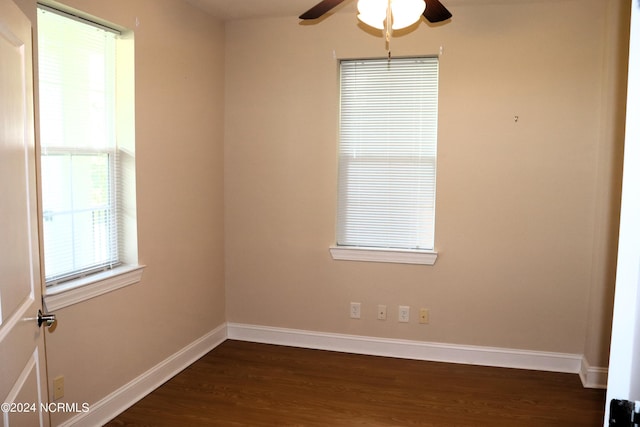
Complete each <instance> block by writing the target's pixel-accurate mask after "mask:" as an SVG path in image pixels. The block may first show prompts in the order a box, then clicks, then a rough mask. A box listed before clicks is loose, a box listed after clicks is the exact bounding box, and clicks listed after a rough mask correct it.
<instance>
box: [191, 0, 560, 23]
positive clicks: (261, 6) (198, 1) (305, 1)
mask: <svg viewBox="0 0 640 427" xmlns="http://www.w3.org/2000/svg"><path fill="white" fill-rule="evenodd" d="M186 1H187V2H189V3H191V4H193V5H194V6H196V7H198V8H200V9H202V10H204V11H205V12H207V13H209V14H211V15H213V16H216V17H218V18H220V19H222V20H224V21H232V20H237V19H248V18H265V17H277V16H281V17H282V16H299V15H301V14H302V13H303V12H305V11H307V10H308V9H310V8H311V7H312V6H314V5H315V4H316V3H319V2H320V0H186ZM441 1H442V3H443V4H444V5H445V6H447V7H455V6H461V5H465V4H467V5H470V4H475V5H477V4H486V5H489V4H503V5H504V4H509V3H512V4H513V3H541V2H561V1H569V0H441ZM355 3H356V2H355V0H345V1H344V2H343V3H342V4H341V5H339V6H337V7H336V8H334V9H333V10H332V13H339V12H345V11H348V12H354V13H355V10H356V7H355Z"/></svg>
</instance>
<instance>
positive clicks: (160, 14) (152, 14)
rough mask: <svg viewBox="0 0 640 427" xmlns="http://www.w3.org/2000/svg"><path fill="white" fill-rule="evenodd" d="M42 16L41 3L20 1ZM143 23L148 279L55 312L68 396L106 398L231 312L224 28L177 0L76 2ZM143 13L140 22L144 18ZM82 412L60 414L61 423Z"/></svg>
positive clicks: (143, 223) (142, 194) (141, 204)
mask: <svg viewBox="0 0 640 427" xmlns="http://www.w3.org/2000/svg"><path fill="white" fill-rule="evenodd" d="M18 4H19V5H20V6H21V7H22V8H23V10H25V11H26V12H27V14H28V15H29V16H30V17H31V19H32V21H33V22H35V1H33V0H18ZM65 4H67V5H69V6H72V7H75V8H77V9H79V10H82V11H84V12H86V13H89V14H94V15H97V16H100V17H101V18H104V19H106V20H107V21H111V22H112V23H115V24H117V25H121V26H123V27H126V28H130V29H132V30H134V31H135V49H136V54H135V61H136V82H135V84H136V157H137V158H136V161H137V200H138V204H137V208H138V247H139V260H140V263H141V264H145V265H147V268H146V270H145V272H144V276H143V279H142V282H140V283H138V284H136V285H133V286H131V287H127V288H124V289H120V290H117V291H114V292H111V293H109V294H106V295H104V296H101V297H98V298H94V299H92V300H89V301H87V302H84V303H80V304H77V305H74V306H71V307H68V308H65V309H61V310H59V311H57V312H56V314H57V315H58V319H59V322H58V327H57V329H56V330H55V332H53V333H49V334H47V336H46V344H47V362H48V370H49V377H50V378H54V377H56V376H58V375H64V376H65V397H64V399H63V400H61V401H62V402H89V403H95V402H96V401H98V400H100V399H102V398H104V397H105V396H107V395H108V394H109V393H111V392H113V391H115V390H116V389H118V388H119V387H121V386H123V385H125V384H126V383H127V382H129V381H131V380H132V379H134V378H136V377H137V376H139V375H140V374H142V373H143V372H145V371H147V370H148V369H150V368H152V367H153V366H155V365H156V364H158V363H159V362H161V361H163V360H164V359H166V358H167V357H169V356H171V355H173V354H174V353H176V352H178V351H179V350H181V349H182V348H183V347H184V346H186V345H187V344H190V343H192V342H193V341H194V340H196V339H198V338H200V337H202V336H203V335H205V334H206V333H208V332H210V331H212V330H213V329H215V328H216V327H217V326H220V325H222V324H223V323H224V321H225V302H224V299H225V294H224V265H223V249H224V248H223V242H224V236H223V232H224V230H223V210H222V203H223V96H224V27H223V25H222V24H221V23H220V22H218V21H217V20H215V19H213V18H212V17H210V16H208V15H205V14H202V13H201V12H200V11H199V10H197V9H195V8H193V7H191V6H189V5H187V4H186V3H184V2H179V1H173V0H136V1H135V2H132V1H128V0H110V1H100V0H68V1H65ZM136 19H137V20H138V22H139V25H138V26H136ZM71 415H73V414H63V413H58V414H54V415H53V424H54V425H56V424H58V423H59V422H61V421H62V420H63V419H65V418H69V416H71Z"/></svg>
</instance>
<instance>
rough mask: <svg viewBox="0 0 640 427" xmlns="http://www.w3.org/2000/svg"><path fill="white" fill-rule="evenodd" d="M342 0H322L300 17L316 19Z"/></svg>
mask: <svg viewBox="0 0 640 427" xmlns="http://www.w3.org/2000/svg"><path fill="white" fill-rule="evenodd" d="M343 1H344V0H322V1H321V2H320V3H318V4H317V5H315V6H313V7H312V8H311V9H309V10H307V11H306V12H305V13H303V14H302V15H300V19H316V18H320V17H321V16H322V15H324V14H325V13H327V12H328V11H330V10H331V9H333V8H334V7H336V6H337V5H339V4H340V3H342V2H343Z"/></svg>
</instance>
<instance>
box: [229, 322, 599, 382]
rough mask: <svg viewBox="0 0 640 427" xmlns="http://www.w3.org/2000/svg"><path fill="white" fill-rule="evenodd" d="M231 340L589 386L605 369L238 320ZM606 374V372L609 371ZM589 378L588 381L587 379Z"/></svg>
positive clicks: (579, 360)
mask: <svg viewBox="0 0 640 427" xmlns="http://www.w3.org/2000/svg"><path fill="white" fill-rule="evenodd" d="M227 336H228V338H229V339H235V340H240V341H253V342H259V343H266V344H278V345H288V346H292V347H303V348H312V349H317V350H331V351H340V352H347V353H357V354H366V355H373V356H387V357H397V358H404V359H416V360H427V361H433V362H447V363H463V364H468V365H482V366H495V367H502V368H517V369H530V370H537V371H550V372H566V373H572V374H580V376H581V378H582V376H583V370H584V371H585V374H586V376H585V378H583V385H584V386H585V387H602V386H603V385H604V384H606V381H604V382H602V381H601V380H600V379H601V375H602V374H603V373H606V369H604V368H591V367H587V368H586V370H585V367H584V366H585V363H586V361H585V360H584V358H583V356H582V355H581V354H567V353H550V352H541V351H530V350H517V349H508V348H496V347H480V346H470V345H455V344H443V343H434V342H422V341H409V340H398V339H389V338H375V337H363V336H357V335H343V334H330V333H320V332H311V331H303V330H297V329H284V328H272V327H264V326H255V325H245V324H237V323H229V324H227ZM605 375H606V374H605ZM586 378H588V381H585V379H586Z"/></svg>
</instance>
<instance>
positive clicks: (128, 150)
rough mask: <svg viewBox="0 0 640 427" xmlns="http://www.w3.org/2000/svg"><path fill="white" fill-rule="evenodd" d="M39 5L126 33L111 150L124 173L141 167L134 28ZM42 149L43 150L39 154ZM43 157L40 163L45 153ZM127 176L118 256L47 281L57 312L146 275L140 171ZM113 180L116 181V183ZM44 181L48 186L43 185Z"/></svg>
mask: <svg viewBox="0 0 640 427" xmlns="http://www.w3.org/2000/svg"><path fill="white" fill-rule="evenodd" d="M38 8H42V9H44V10H49V11H52V12H54V13H58V14H60V15H63V16H66V17H68V18H69V19H72V20H80V21H84V22H87V23H91V24H93V25H95V26H97V27H102V28H107V29H110V30H113V31H115V32H117V33H119V34H120V35H119V36H118V37H117V41H116V55H117V60H116V63H117V69H116V79H117V89H116V101H115V102H116V106H115V108H116V117H115V120H116V128H117V129H116V138H117V147H115V149H114V150H109V153H108V155H109V156H110V165H109V167H110V168H111V167H113V165H112V163H111V161H117V162H118V163H119V164H118V166H117V167H118V168H119V169H121V171H120V173H123V172H124V169H125V168H126V169H129V170H131V169H132V170H133V171H135V117H134V111H135V100H134V94H135V89H134V87H135V84H134V82H135V80H134V79H135V76H134V41H133V32H132V31H129V30H127V29H124V28H120V27H118V26H115V25H113V26H112V25H110V24H107V23H105V22H104V21H103V20H100V19H97V18H95V17H92V16H89V15H87V14H84V13H82V12H80V11H77V10H75V9H71V8H67V7H65V6H63V5H61V4H59V3H55V4H53V3H51V2H49V1H43V2H41V3H38ZM40 153H41V152H40V151H38V154H40ZM116 159H117V160H116ZM38 162H39V164H40V159H39V156H38ZM124 179H125V181H124V182H121V183H120V186H121V187H123V189H122V190H121V191H120V192H119V194H118V195H117V196H116V197H118V203H119V205H120V208H119V209H118V211H119V212H118V213H117V215H118V218H117V219H116V221H117V222H118V227H120V228H121V231H120V232H119V236H120V237H119V239H118V240H119V242H118V244H119V250H118V252H119V254H118V260H116V262H115V263H113V265H109V266H105V267H104V268H99V269H96V270H90V271H87V272H84V274H82V273H80V274H77V275H74V276H73V277H72V278H70V279H68V280H63V281H55V280H54V281H52V282H50V283H47V286H46V287H45V289H44V302H45V305H46V308H47V310H50V311H54V310H57V309H61V308H64V307H68V306H70V305H73V304H77V303H80V302H83V301H86V300H88V299H91V298H95V297H97V296H99V295H103V294H105V293H107V292H111V291H113V290H116V289H120V288H122V287H125V286H129V285H133V284H135V283H138V282H140V280H141V279H142V273H143V271H144V267H145V266H144V265H140V264H139V263H138V249H137V219H136V206H135V199H136V197H135V173H131V172H129V173H126V177H125V178H124ZM111 185H116V184H115V182H112V183H111ZM40 186H41V188H42V184H40ZM40 197H42V196H40ZM41 214H42V213H41ZM41 220H42V221H44V218H41ZM41 242H42V240H41ZM42 251H43V252H42V255H43V268H42V271H43V272H44V245H43V249H42Z"/></svg>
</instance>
